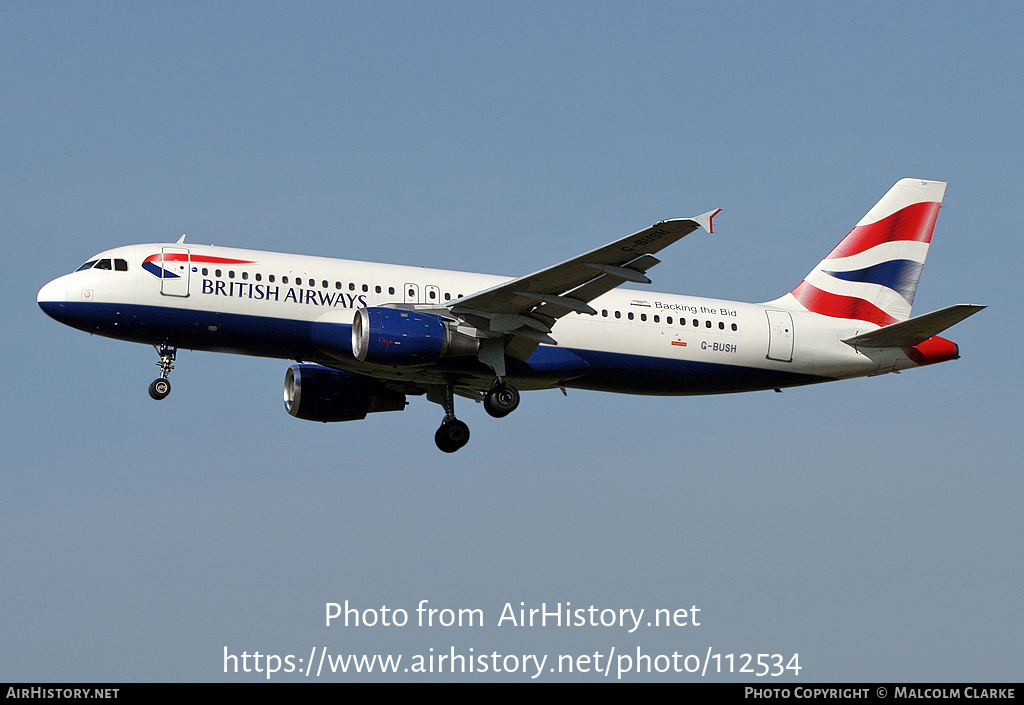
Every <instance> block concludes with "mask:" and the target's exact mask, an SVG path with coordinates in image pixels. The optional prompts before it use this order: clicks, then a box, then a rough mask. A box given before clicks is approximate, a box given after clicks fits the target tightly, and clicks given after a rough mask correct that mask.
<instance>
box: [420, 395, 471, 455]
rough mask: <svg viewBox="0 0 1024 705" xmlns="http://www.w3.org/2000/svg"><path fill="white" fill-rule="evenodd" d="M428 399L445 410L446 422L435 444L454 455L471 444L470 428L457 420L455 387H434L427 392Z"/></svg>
mask: <svg viewBox="0 0 1024 705" xmlns="http://www.w3.org/2000/svg"><path fill="white" fill-rule="evenodd" d="M427 399H428V400H429V401H432V402H434V403H435V404H440V405H441V406H442V408H444V421H442V422H441V427H440V428H439V429H437V431H436V432H435V433H434V443H436V444H437V447H438V449H439V450H441V451H442V452H445V453H454V452H455V451H457V450H458V449H459V448H461V447H462V446H464V445H466V444H467V443H469V426H467V425H466V422H465V421H459V420H458V419H457V418H455V393H454V391H453V386H452V385H450V384H446V385H445V386H443V387H433V388H432V389H430V390H428V391H427Z"/></svg>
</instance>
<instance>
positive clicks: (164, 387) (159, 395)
mask: <svg viewBox="0 0 1024 705" xmlns="http://www.w3.org/2000/svg"><path fill="white" fill-rule="evenodd" d="M170 393H171V381H170V380H168V379H164V378H163V377H161V378H160V379H154V380H153V383H152V384H150V385H149V396H151V397H153V398H154V399H156V400H157V401H160V400H161V399H164V398H166V397H167V395H168V394H170Z"/></svg>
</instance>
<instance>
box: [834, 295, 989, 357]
mask: <svg viewBox="0 0 1024 705" xmlns="http://www.w3.org/2000/svg"><path fill="white" fill-rule="evenodd" d="M983 308H985V307H984V306H982V305H980V304H956V305H955V306H947V307H946V308H943V309H939V310H938V311H932V312H931V313H926V314H924V315H923V316H916V317H914V318H911V319H909V320H906V321H901V322H899V323H893V324H892V325H888V326H885V327H884V328H879V329H878V330H873V331H870V332H868V333H861V334H860V335H855V336H853V337H851V338H843V342H844V343H847V344H848V345H859V346H862V347H868V348H893V347H905V346H914V345H919V344H921V343H923V342H924V341H926V340H928V339H929V338H931V337H932V336H934V335H938V334H939V333H941V332H942V331H944V330H946V329H947V328H949V327H950V326H953V325H955V324H957V323H959V322H960V321H962V320H964V319H965V318H967V317H968V316H972V315H974V314H975V313H977V312H978V311H980V310H981V309H983Z"/></svg>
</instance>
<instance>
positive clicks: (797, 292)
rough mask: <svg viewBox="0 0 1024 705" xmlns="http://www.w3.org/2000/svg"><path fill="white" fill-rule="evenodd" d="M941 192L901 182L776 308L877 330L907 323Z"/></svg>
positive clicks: (932, 184)
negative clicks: (866, 324) (800, 310)
mask: <svg viewBox="0 0 1024 705" xmlns="http://www.w3.org/2000/svg"><path fill="white" fill-rule="evenodd" d="M945 191H946V184H945V183H943V182H941V181H920V180H918V179H902V180H901V181H899V182H898V183H897V184H896V185H895V186H893V187H892V188H891V189H889V192H888V193H887V194H885V196H883V197H882V200H880V201H879V202H878V203H877V204H875V207H874V208H872V209H871V210H870V211H868V213H867V215H865V216H864V217H863V218H861V220H860V222H859V223H857V225H856V227H854V229H853V230H851V231H850V233H849V234H848V235H847V236H846V237H845V238H843V241H842V242H840V243H839V244H838V245H836V247H835V249H834V250H832V252H830V253H829V254H828V256H827V257H826V258H825V259H823V260H822V261H821V262H819V263H818V266H817V267H815V268H814V269H813V270H811V273H810V274H808V275H807V276H806V277H804V280H803V281H802V282H800V285H799V286H797V287H796V288H795V289H793V291H791V292H790V293H789V294H787V295H786V296H785V297H783V298H782V299H779V300H778V301H777V302H776V303H778V304H779V305H788V306H793V307H801V308H804V309H806V310H808V311H812V312H814V313H820V314H822V315H824V316H832V317H834V318H849V319H856V320H860V321H867V322H869V323H876V324H878V325H880V326H886V325H889V324H890V323H897V322H899V321H905V320H907V319H908V318H910V310H911V308H912V307H913V305H914V294H916V293H917V284H918V282H919V281H920V280H921V269H922V267H924V261H925V258H926V257H927V256H928V246H929V244H930V243H931V241H932V231H933V230H934V229H935V220H936V218H938V215H939V207H940V205H941V204H942V196H943V194H944V193H945Z"/></svg>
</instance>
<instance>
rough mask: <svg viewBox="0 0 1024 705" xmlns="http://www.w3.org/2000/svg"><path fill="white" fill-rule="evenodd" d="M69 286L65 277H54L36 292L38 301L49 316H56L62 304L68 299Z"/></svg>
mask: <svg viewBox="0 0 1024 705" xmlns="http://www.w3.org/2000/svg"><path fill="white" fill-rule="evenodd" d="M67 298H68V288H67V284H66V283H65V281H64V278H63V277H60V278H57V279H54V280H53V281H52V282H50V283H48V284H46V285H45V286H43V288H42V289H40V290H39V293H38V294H36V302H37V303H38V304H39V308H41V309H43V311H45V312H46V314H47V315H49V316H54V315H55V314H56V313H57V310H58V309H59V308H60V305H61V304H63V303H64V302H65V301H67Z"/></svg>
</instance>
